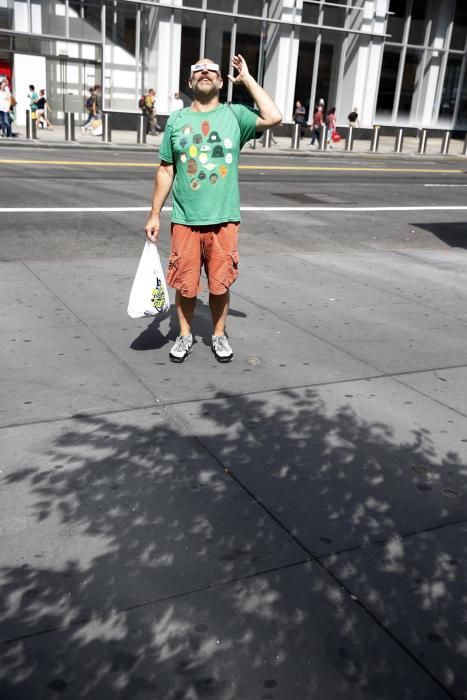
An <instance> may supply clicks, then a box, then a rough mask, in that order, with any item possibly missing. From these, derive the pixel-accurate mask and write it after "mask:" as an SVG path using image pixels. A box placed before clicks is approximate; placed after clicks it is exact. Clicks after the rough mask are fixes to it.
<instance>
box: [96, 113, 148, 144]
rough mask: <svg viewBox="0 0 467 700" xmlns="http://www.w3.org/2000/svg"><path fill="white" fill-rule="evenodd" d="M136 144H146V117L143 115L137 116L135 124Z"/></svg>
mask: <svg viewBox="0 0 467 700" xmlns="http://www.w3.org/2000/svg"><path fill="white" fill-rule="evenodd" d="M102 133H104V132H102ZM136 143H146V117H145V116H144V114H140V115H139V116H138V121H137V124H136Z"/></svg>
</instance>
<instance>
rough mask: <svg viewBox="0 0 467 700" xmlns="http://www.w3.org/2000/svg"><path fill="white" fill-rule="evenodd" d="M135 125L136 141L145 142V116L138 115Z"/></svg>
mask: <svg viewBox="0 0 467 700" xmlns="http://www.w3.org/2000/svg"><path fill="white" fill-rule="evenodd" d="M136 127H137V128H136V143H146V117H145V116H144V114H140V115H139V116H138V122H137V125H136Z"/></svg>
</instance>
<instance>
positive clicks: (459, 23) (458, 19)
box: [451, 0, 467, 51]
mask: <svg viewBox="0 0 467 700" xmlns="http://www.w3.org/2000/svg"><path fill="white" fill-rule="evenodd" d="M466 39H467V3H466V2H465V0H457V4H456V13H455V15H454V24H453V28H452V37H451V49H458V50H459V51H464V49H465V42H466Z"/></svg>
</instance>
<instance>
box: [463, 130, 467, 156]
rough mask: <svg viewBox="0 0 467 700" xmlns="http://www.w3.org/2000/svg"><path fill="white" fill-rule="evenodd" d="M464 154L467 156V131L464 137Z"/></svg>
mask: <svg viewBox="0 0 467 700" xmlns="http://www.w3.org/2000/svg"><path fill="white" fill-rule="evenodd" d="M462 155H463V156H467V133H466V135H465V138H464V148H463V149H462Z"/></svg>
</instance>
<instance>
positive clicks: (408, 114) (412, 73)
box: [397, 51, 422, 121]
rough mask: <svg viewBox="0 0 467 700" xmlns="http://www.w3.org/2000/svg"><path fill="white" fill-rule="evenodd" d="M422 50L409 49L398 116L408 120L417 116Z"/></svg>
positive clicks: (406, 56)
mask: <svg viewBox="0 0 467 700" xmlns="http://www.w3.org/2000/svg"><path fill="white" fill-rule="evenodd" d="M421 58H422V52H421V51H407V53H406V55H405V64H404V73H403V75H402V85H401V94H400V98H399V110H398V115H397V116H398V118H399V119H401V117H402V119H403V120H404V121H406V120H407V118H408V119H409V120H411V119H412V120H413V119H414V118H416V114H415V108H416V104H417V98H418V95H419V90H420V63H421Z"/></svg>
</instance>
